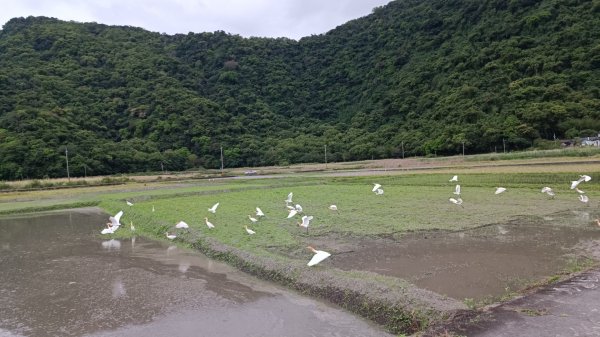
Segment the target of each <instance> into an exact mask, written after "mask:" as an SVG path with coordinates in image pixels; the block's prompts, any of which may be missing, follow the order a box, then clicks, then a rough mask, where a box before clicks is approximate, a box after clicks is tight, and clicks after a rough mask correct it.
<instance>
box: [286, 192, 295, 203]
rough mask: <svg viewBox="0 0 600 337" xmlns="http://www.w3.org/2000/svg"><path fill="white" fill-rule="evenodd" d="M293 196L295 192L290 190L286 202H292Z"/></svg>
mask: <svg viewBox="0 0 600 337" xmlns="http://www.w3.org/2000/svg"><path fill="white" fill-rule="evenodd" d="M293 196H294V192H290V194H288V196H287V199H285V203H286V204H291V203H292V197H293Z"/></svg>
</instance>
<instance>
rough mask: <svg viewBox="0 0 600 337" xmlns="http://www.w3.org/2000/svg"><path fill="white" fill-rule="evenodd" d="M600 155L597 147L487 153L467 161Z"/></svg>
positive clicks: (474, 156)
mask: <svg viewBox="0 0 600 337" xmlns="http://www.w3.org/2000/svg"><path fill="white" fill-rule="evenodd" d="M599 155H600V148H597V147H570V148H564V149H553V150H529V151H518V152H507V153H487V154H478V155H472V156H466V157H465V161H495V160H515V159H535V158H552V157H593V156H599Z"/></svg>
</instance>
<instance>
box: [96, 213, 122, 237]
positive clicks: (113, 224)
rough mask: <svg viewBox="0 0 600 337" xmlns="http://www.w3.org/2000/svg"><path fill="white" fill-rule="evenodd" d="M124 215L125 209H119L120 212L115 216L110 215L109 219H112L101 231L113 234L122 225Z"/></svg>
mask: <svg viewBox="0 0 600 337" xmlns="http://www.w3.org/2000/svg"><path fill="white" fill-rule="evenodd" d="M122 215H123V211H119V213H117V214H115V216H111V217H109V218H108V220H110V222H108V223H106V228H104V229H103V230H102V231H101V232H100V233H102V234H112V233H114V232H115V231H116V230H117V229H119V227H121V223H120V222H119V220H120V219H121V216H122Z"/></svg>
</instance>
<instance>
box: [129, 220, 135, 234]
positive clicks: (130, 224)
mask: <svg viewBox="0 0 600 337" xmlns="http://www.w3.org/2000/svg"><path fill="white" fill-rule="evenodd" d="M129 229H131V231H132V232H134V231H135V226H134V225H133V221H131V222H130V223H129Z"/></svg>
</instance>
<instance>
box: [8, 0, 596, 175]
mask: <svg viewBox="0 0 600 337" xmlns="http://www.w3.org/2000/svg"><path fill="white" fill-rule="evenodd" d="M599 130H600V0H587V1H586V0H543V1H542V0H396V1H392V2H390V3H389V4H388V5H386V6H383V7H379V8H376V9H374V10H373V12H372V13H371V14H370V15H368V16H365V17H362V18H360V19H356V20H352V21H350V22H348V23H346V24H344V25H341V26H339V27H337V28H336V29H334V30H332V31H330V32H327V33H326V34H323V35H314V36H309V37H305V38H303V39H301V40H299V41H295V40H290V39H286V38H279V39H270V38H242V37H240V36H237V35H231V34H227V33H226V32H222V31H218V32H214V33H199V34H192V33H190V34H187V35H184V34H177V35H173V36H170V35H165V34H158V33H152V32H148V31H145V30H143V29H139V28H134V27H122V26H120V27H118V26H107V25H103V24H97V23H76V22H65V21H59V20H56V19H51V18H44V17H28V18H15V19H12V20H10V21H9V22H8V23H6V24H5V25H4V26H3V28H2V30H1V31H0V179H18V178H21V177H23V178H25V177H28V178H36V177H37V178H40V177H45V176H49V177H56V176H64V175H65V158H64V154H65V147H67V148H68V152H69V159H70V160H69V161H70V166H71V172H72V174H73V175H83V174H84V168H85V169H86V171H87V174H111V173H119V172H136V171H157V170H160V168H161V163H162V164H163V165H164V168H165V169H168V170H183V169H187V168H192V167H205V168H215V167H218V166H219V165H220V159H219V158H220V147H221V146H222V147H223V151H224V158H225V166H227V167H232V166H245V165H248V166H256V165H269V164H287V163H295V162H318V161H322V160H323V150H324V145H327V150H328V158H329V160H331V161H334V160H336V161H337V160H357V159H365V158H369V159H370V158H385V157H398V156H400V155H401V151H402V147H403V148H404V150H405V153H406V155H407V156H408V155H428V154H438V155H440V154H454V153H459V151H460V150H461V148H462V143H463V142H464V143H465V147H466V149H467V152H468V153H476V152H487V151H490V150H494V148H495V147H496V146H498V147H499V148H502V144H503V141H504V143H505V144H506V145H507V146H508V148H509V149H518V148H526V147H530V146H532V144H535V143H536V142H538V143H539V142H543V140H544V139H545V140H550V139H553V138H554V137H555V136H556V137H559V138H562V137H576V136H588V135H593V134H595V133H596V132H598V131H599Z"/></svg>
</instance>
